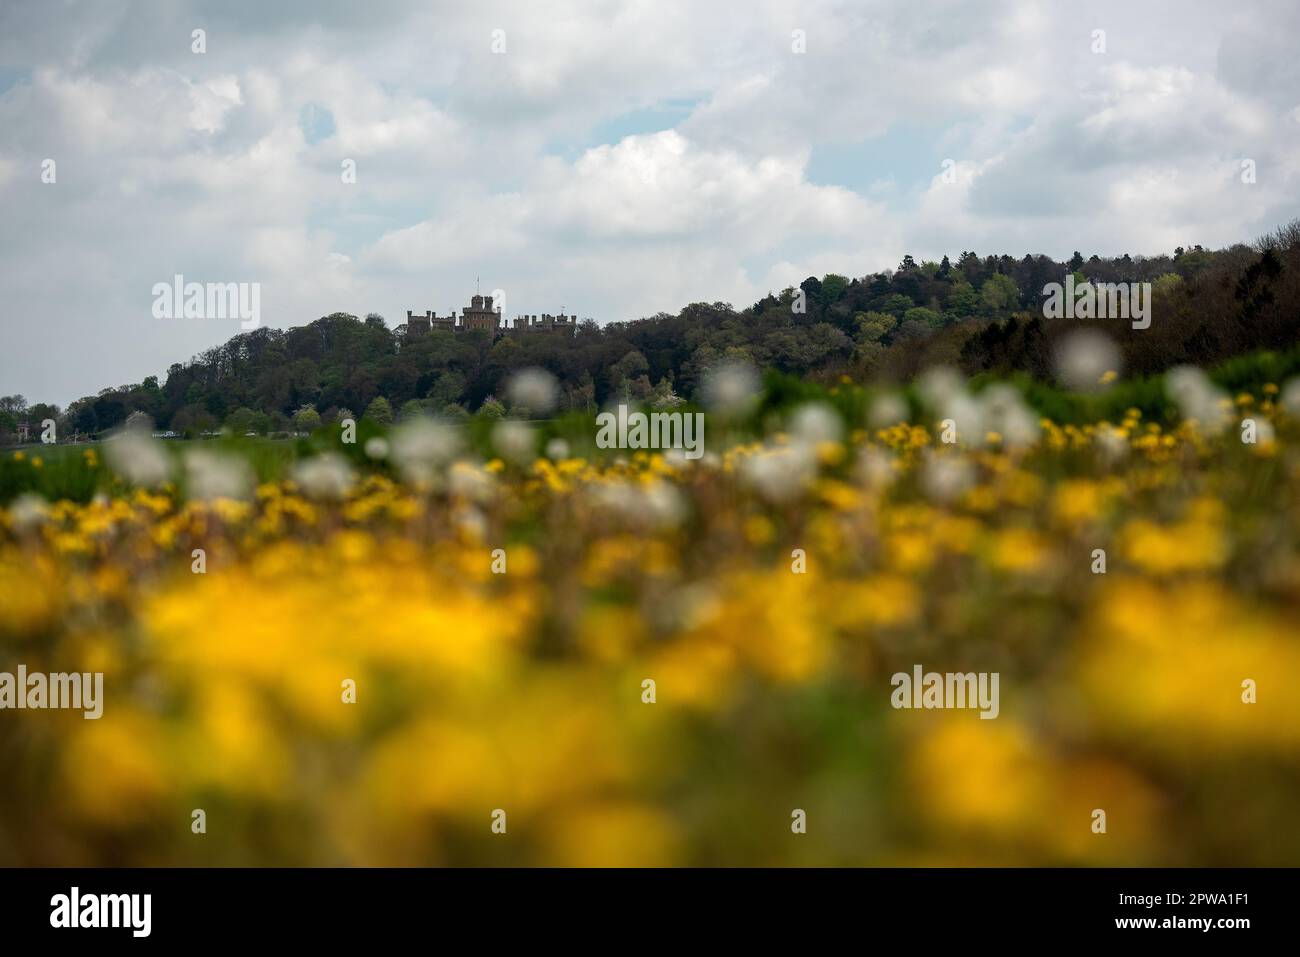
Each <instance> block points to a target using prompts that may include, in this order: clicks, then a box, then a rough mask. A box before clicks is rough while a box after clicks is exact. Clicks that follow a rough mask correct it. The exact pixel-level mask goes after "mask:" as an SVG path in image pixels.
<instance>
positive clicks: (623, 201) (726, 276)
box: [0, 0, 1300, 405]
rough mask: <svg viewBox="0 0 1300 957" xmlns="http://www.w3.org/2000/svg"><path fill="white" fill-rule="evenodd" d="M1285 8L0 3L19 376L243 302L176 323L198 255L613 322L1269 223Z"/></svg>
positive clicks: (1168, 244) (333, 288)
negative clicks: (176, 292) (806, 286)
mask: <svg viewBox="0 0 1300 957" xmlns="http://www.w3.org/2000/svg"><path fill="white" fill-rule="evenodd" d="M196 30H202V31H204V32H203V34H202V40H203V44H202V46H203V50H202V52H197V51H196V46H197V45H198V44H197V42H196V40H195V33H194V31H196ZM1098 31H1100V32H1098ZM1298 34H1300V4H1297V3H1295V2H1294V0H1277V2H1272V0H1241V2H1234V3H1223V2H1222V0H1210V2H1202V0H1179V2H1142V3H1133V2H1131V0H1125V2H1118V3H1113V2H1099V3H1087V2H1078V3H1075V2H1071V3H1065V2H1042V3H1037V2H1029V0H1016V2H1010V0H925V2H917V0H905V2H893V0H890V2H870V0H861V2H851V3H850V2H829V3H828V2H804V3H796V2H769V0H746V2H734V3H733V2H726V0H710V2H708V3H700V2H698V0H681V2H679V0H647V2H638V0H633V2H620V3H614V2H604V0H546V2H544V3H540V2H511V3H504V2H494V0H475V2H474V3H463V2H462V3H436V2H428V0H410V2H407V0H364V2H363V0H347V2H344V0H310V2H290V0H280V2H276V3H269V2H266V0H255V2H250V0H221V2H200V0H165V2H162V0H160V2H129V0H94V2H78V0H3V3H0V394H11V393H15V392H17V393H22V394H23V395H24V396H26V398H27V399H28V401H31V402H35V401H53V402H58V403H60V404H63V405H66V404H67V403H68V402H69V401H71V400H73V399H75V398H77V397H79V396H82V395H93V394H95V393H97V392H98V391H100V390H101V389H103V388H106V387H110V386H117V385H121V384H125V383H128V382H139V381H140V380H142V379H143V378H144V377H145V376H148V375H159V376H160V377H162V376H164V375H165V373H166V370H167V368H168V367H169V366H170V365H172V364H173V363H176V362H183V361H185V360H187V359H189V358H190V357H191V356H193V355H194V354H196V353H197V352H199V351H201V350H203V349H205V348H208V347H210V346H212V345H216V344H219V343H221V342H224V341H226V340H227V339H229V338H230V337H231V336H233V335H236V334H238V333H239V332H240V331H241V328H240V322H239V319H238V318H212V317H210V318H189V319H186V318H157V317H155V315H154V309H153V306H154V301H155V295H154V291H153V289H154V286H155V284H158V283H171V282H172V281H173V277H174V276H175V275H178V274H179V275H182V276H183V277H184V278H185V280H186V281H187V282H200V283H231V282H235V283H249V284H252V283H256V284H258V289H259V291H260V322H261V324H262V325H263V326H276V327H288V326H295V325H302V324H305V323H307V322H310V321H312V320H313V319H316V318H318V317H320V316H322V315H327V314H329V313H333V312H350V313H353V314H355V315H358V316H364V315H366V314H367V313H370V312H378V313H380V314H381V315H383V316H385V317H386V319H387V321H388V323H389V325H390V326H396V325H398V324H399V323H401V322H403V321H405V316H406V310H407V309H411V310H414V311H416V312H419V313H420V314H423V313H424V311H425V310H428V309H433V310H436V311H437V312H438V313H439V314H445V313H446V312H448V311H450V310H452V309H459V308H460V307H462V306H464V305H466V304H467V303H468V300H469V297H470V296H471V295H473V294H474V292H475V288H476V282H477V283H478V285H479V288H481V290H482V292H483V293H484V294H488V293H490V292H492V291H493V290H501V291H502V292H504V298H505V312H506V315H507V317H513V316H515V315H517V314H520V313H530V314H531V313H544V312H550V313H557V312H559V311H560V310H561V309H562V308H563V309H565V310H566V311H567V312H569V313H570V314H574V313H576V314H577V315H579V316H581V317H591V318H594V319H596V320H597V321H598V322H601V323H604V322H608V321H620V320H629V319H636V318H639V317H642V316H649V315H654V314H655V313H657V312H660V311H665V312H676V311H678V310H679V309H680V308H681V307H682V306H684V305H686V304H687V303H690V302H697V301H708V302H717V301H723V302H730V303H732V304H733V305H735V306H736V307H737V308H743V307H745V306H747V305H750V304H752V303H753V302H755V301H757V300H758V299H760V298H762V297H763V296H764V295H766V294H767V293H768V292H769V291H773V292H779V291H780V290H781V289H784V288H786V287H788V286H792V285H797V284H798V283H799V282H800V281H802V280H803V279H804V278H806V277H807V276H810V275H817V276H821V275H824V274H826V273H828V272H835V273H841V274H844V275H848V276H853V277H856V276H863V275H867V274H869V273H871V272H875V271H878V270H881V269H886V268H891V267H893V266H895V265H897V263H898V262H899V260H900V259H901V258H902V256H903V254H904V253H911V254H912V255H914V256H915V257H916V258H917V259H918V260H920V259H938V258H940V257H941V256H943V255H944V254H945V253H946V254H948V255H950V256H953V257H956V256H957V255H958V254H960V253H961V252H962V251H963V250H966V249H973V250H975V251H977V252H979V253H980V254H981V255H988V254H990V253H993V254H999V255H1000V254H1004V253H1006V254H1010V255H1014V256H1016V257H1017V258H1019V257H1021V256H1023V255H1024V254H1025V253H1045V254H1048V255H1052V256H1055V257H1058V258H1066V257H1068V256H1069V255H1070V254H1071V253H1072V252H1073V251H1074V250H1076V249H1077V250H1079V251H1081V252H1083V254H1084V255H1085V256H1087V255H1091V254H1093V253H1096V254H1098V255H1121V254H1123V253H1129V254H1131V255H1135V256H1136V255H1139V254H1158V253H1162V252H1171V251H1172V250H1173V248H1174V247H1175V246H1178V245H1183V246H1190V245H1194V244H1198V243H1199V244H1201V245H1204V246H1207V247H1211V248H1219V247H1222V246H1226V245H1229V244H1231V243H1234V242H1239V241H1246V242H1249V241H1251V240H1253V239H1254V238H1255V237H1257V236H1258V235H1260V234H1261V233H1264V232H1266V231H1268V230H1269V229H1271V228H1273V227H1274V226H1277V225H1280V224H1281V223H1284V222H1287V221H1289V220H1290V219H1293V218H1295V217H1297V216H1300V190H1298V189H1297V187H1298V186H1300V57H1297V56H1296V55H1295V51H1294V41H1295V37H1296V36H1297V35H1298ZM47 160H53V161H54V164H53V167H52V172H53V176H52V177H51V176H50V175H49V171H50V169H51V168H50V167H49V165H48V164H47V162H46V161H47ZM1247 161H1249V163H1250V164H1251V168H1252V169H1253V173H1254V175H1253V176H1244V175H1243V169H1244V167H1243V164H1245V163H1247ZM349 164H351V166H350V168H352V169H355V177H354V179H355V181H354V182H350V181H348V179H349V176H348V175H346V174H345V170H346V169H347V168H349ZM49 179H53V181H52V182H50V181H47V180H49ZM1251 180H1253V181H1251Z"/></svg>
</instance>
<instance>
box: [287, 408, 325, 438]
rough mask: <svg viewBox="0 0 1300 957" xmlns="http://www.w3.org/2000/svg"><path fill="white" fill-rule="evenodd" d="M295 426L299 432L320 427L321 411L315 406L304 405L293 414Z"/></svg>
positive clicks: (310, 430)
mask: <svg viewBox="0 0 1300 957" xmlns="http://www.w3.org/2000/svg"><path fill="white" fill-rule="evenodd" d="M293 427H294V429H295V430H296V431H298V432H314V431H316V430H317V429H319V428H320V413H319V412H317V411H316V407H315V406H311V405H304V406H302V407H301V408H300V409H298V411H297V412H295V413H294V414H293Z"/></svg>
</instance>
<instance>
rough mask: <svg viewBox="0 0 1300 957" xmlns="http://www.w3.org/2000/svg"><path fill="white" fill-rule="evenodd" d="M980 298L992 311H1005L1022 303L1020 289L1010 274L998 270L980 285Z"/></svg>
mask: <svg viewBox="0 0 1300 957" xmlns="http://www.w3.org/2000/svg"><path fill="white" fill-rule="evenodd" d="M980 300H981V301H982V302H983V303H984V308H985V309H987V310H988V311H989V312H990V313H996V312H1004V311H1006V310H1007V309H1013V308H1015V307H1016V306H1018V305H1019V304H1020V290H1019V289H1017V288H1016V284H1015V283H1014V282H1012V280H1011V277H1010V276H1008V275H1006V274H1005V273H1000V272H996V273H994V274H993V275H991V276H989V278H988V279H986V280H984V285H982V286H980Z"/></svg>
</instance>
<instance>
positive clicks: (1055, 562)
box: [0, 374, 1300, 865]
mask: <svg viewBox="0 0 1300 957" xmlns="http://www.w3.org/2000/svg"><path fill="white" fill-rule="evenodd" d="M1180 381H1181V382H1182V384H1181V385H1177V384H1175V387H1170V386H1169V384H1168V383H1165V384H1162V386H1161V395H1162V396H1163V398H1161V399H1160V400H1159V401H1160V402H1161V403H1162V405H1161V408H1162V409H1164V408H1165V407H1168V412H1167V414H1161V415H1159V416H1158V417H1155V418H1153V417H1151V416H1149V415H1146V414H1144V413H1143V411H1142V409H1141V408H1140V407H1139V406H1138V405H1129V406H1126V407H1125V408H1124V409H1122V410H1121V411H1119V413H1118V414H1115V415H1113V416H1109V417H1105V418H1099V419H1096V420H1093V421H1081V422H1072V421H1061V420H1057V419H1053V418H1052V417H1049V416H1046V415H1044V414H1042V412H1041V411H1040V410H1037V409H1035V408H1033V407H1032V406H1030V405H1028V404H1026V400H1025V397H1024V395H1022V393H1021V392H1020V391H1018V390H1016V389H1014V388H1009V387H1007V386H1006V385H1005V384H999V383H992V384H989V385H988V387H987V388H984V389H982V390H977V391H971V390H969V389H968V388H967V384H966V383H959V382H953V381H951V380H948V379H943V378H942V377H933V378H931V379H930V380H928V381H926V382H923V383H921V384H919V385H918V386H917V387H916V389H915V390H912V391H910V392H908V393H906V394H904V395H900V396H895V397H893V399H892V400H890V401H886V400H885V398H884V397H883V396H881V395H877V394H875V393H873V392H871V391H869V390H862V389H861V388H860V387H858V386H854V385H852V384H851V383H843V384H841V386H838V387H832V388H829V389H822V388H819V387H811V386H807V385H804V384H800V383H797V382H790V381H781V380H775V379H769V381H768V382H767V385H766V388H765V389H764V391H763V393H762V394H761V395H760V396H757V397H755V398H754V400H753V402H752V404H751V406H750V407H748V408H746V409H745V411H744V414H743V415H741V414H734V415H730V416H729V415H727V414H723V413H719V412H717V411H716V410H712V411H711V412H710V418H709V420H708V428H707V431H706V439H705V447H706V449H707V450H708V451H707V453H706V454H705V456H704V457H703V458H702V459H699V460H698V461H693V460H688V459H685V458H684V457H683V456H681V455H680V454H675V453H673V452H672V451H667V452H636V453H634V454H628V453H623V454H611V453H603V452H601V451H600V450H598V449H595V448H594V447H593V446H592V437H593V435H594V428H593V427H592V423H591V417H589V416H568V417H563V418H557V419H553V420H548V421H544V422H528V421H516V420H505V421H495V422H488V421H471V422H470V423H469V424H468V425H466V426H456V427H452V426H447V425H445V424H441V423H436V422H427V421H417V422H411V423H406V424H402V425H398V426H397V427H395V428H393V429H381V428H379V427H378V426H375V425H373V424H371V423H365V422H363V423H362V424H361V428H360V430H359V433H358V436H357V442H355V443H344V442H343V441H342V440H341V438H340V434H339V430H338V429H337V427H325V428H323V429H322V430H320V431H319V432H318V433H316V434H315V435H313V436H310V437H303V438H299V439H294V440H287V441H272V440H266V439H239V440H235V439H221V440H213V441H207V442H176V443H158V442H156V441H154V440H151V439H149V438H148V437H147V436H143V435H139V436H134V437H122V438H119V439H114V440H111V441H110V442H107V443H94V444H92V445H90V446H86V447H57V448H49V449H38V448H28V449H23V450H18V451H16V452H15V451H6V452H5V453H4V460H3V465H2V466H0V482H3V483H4V484H3V486H0V488H3V490H4V491H3V495H2V496H0V500H2V501H4V503H5V504H4V506H3V509H0V668H4V669H7V670H9V671H12V670H13V669H14V668H15V667H16V665H17V664H19V663H22V664H24V665H25V666H26V667H27V668H28V669H29V670H30V671H38V670H39V671H45V672H74V671H75V672H102V673H103V674H104V676H105V677H104V704H103V716H102V717H101V718H99V719H98V720H85V719H84V718H83V717H82V715H81V714H80V713H79V712H75V711H28V712H21V713H20V712H12V711H11V712H0V767H2V768H3V770H4V773H5V776H6V779H7V781H8V782H9V784H8V785H7V786H6V787H5V788H4V789H3V791H2V792H0V864H5V865H13V864H37V865H82V864H92V865H100V864H103V865H108V864H113V865H119V864H127V865H138V864H147V865H158V864H181V865H201V864H218V865H221V864H262V865H293V864H307V865H314V864H399V865H407V864H409V865H429V864H476V865H477V864H524V865H541V864H559V865H584V864H649V865H676V864H697V865H698V864H703V865H719V864H731V865H775V864H790V865H808V864H886V865H892V864H922V865H925V864H946V865H955V864H982V865H988V864H995V865H1000V864H1007V865H1010V864H1047V865H1063V864H1082V865H1106V864H1109V865H1178V864H1188V865H1230V864H1241V865H1266V864H1287V863H1291V862H1293V861H1294V860H1295V859H1296V857H1297V855H1298V854H1300V828H1297V827H1296V826H1295V821H1296V816H1297V813H1300V699H1297V698H1296V696H1295V695H1294V693H1293V689H1292V685H1293V684H1294V678H1295V676H1296V675H1297V674H1300V644H1298V643H1297V640H1296V629H1295V624H1294V623H1295V621H1297V620H1300V616H1298V614H1297V613H1298V612H1300V607H1298V606H1300V551H1298V549H1297V543H1300V501H1298V500H1297V496H1296V491H1295V490H1296V488H1297V483H1296V479H1297V476H1300V414H1298V412H1300V410H1298V409H1297V408H1296V407H1295V403H1293V402H1292V401H1291V400H1292V398H1293V396H1294V393H1293V392H1292V391H1291V390H1289V389H1288V388H1287V384H1286V382H1285V381H1284V380H1283V379H1282V378H1281V377H1280V376H1279V377H1278V378H1277V379H1275V380H1274V379H1262V378H1261V379H1256V381H1255V382H1254V383H1253V384H1252V385H1251V386H1250V387H1249V388H1243V389H1240V390H1238V391H1234V392H1227V391H1225V390H1224V389H1223V388H1222V387H1221V386H1220V385H1218V384H1217V383H1216V382H1215V381H1213V380H1212V379H1211V378H1208V377H1204V376H1199V374H1198V375H1194V376H1190V377H1187V378H1185V379H1184V380H1180ZM977 385H978V384H977ZM1119 387H1120V388H1129V389H1133V390H1140V389H1141V388H1143V387H1142V386H1130V385H1128V384H1125V383H1121V384H1119ZM1118 395H1120V396H1122V395H1123V393H1122V392H1121V393H1118ZM1170 395H1172V396H1173V399H1170V398H1169V396H1170ZM1031 398H1032V396H1031ZM1284 399H1285V401H1284ZM1069 401H1074V400H1069ZM1079 401H1080V402H1084V401H1086V402H1096V401H1098V400H1097V399H1095V398H1088V399H1086V400H1084V399H1080V400H1079ZM1110 401H1112V402H1113V401H1115V399H1114V398H1112V399H1111V400H1110ZM954 410H955V411H954ZM1179 410H1181V414H1179ZM1207 410H1208V411H1207ZM1192 413H1195V414H1192ZM1065 418H1066V416H1064V415H1063V416H1062V417H1061V419H1065ZM948 419H951V420H952V421H954V422H955V423H956V425H957V430H956V432H957V434H956V440H955V441H952V442H946V441H944V438H943V434H942V433H943V426H942V423H943V422H944V421H945V420H948ZM1247 420H1249V421H1250V422H1251V423H1253V425H1254V431H1252V432H1251V433H1250V435H1251V438H1253V441H1251V440H1243V437H1244V436H1245V435H1246V432H1245V431H1244V430H1243V427H1242V426H1243V423H1244V422H1246V421H1247ZM114 442H118V443H121V444H120V445H117V446H114V445H113V443H114ZM38 459H39V460H40V461H39V464H38V463H37V460H38ZM200 554H201V561H200V560H199V558H198V557H197V556H199V555H200ZM918 666H920V667H921V668H924V669H925V670H926V671H935V672H950V673H951V672H959V673H960V672H974V673H995V674H997V675H999V676H1000V685H999V687H1000V708H999V709H998V713H997V716H996V718H995V719H993V720H984V719H982V718H981V717H980V714H979V712H978V711H976V710H969V709H967V710H961V709H951V708H936V709H927V708H899V707H896V706H895V705H894V704H893V703H891V692H892V690H893V689H892V687H891V676H893V675H895V674H898V673H911V672H912V671H913V669H914V668H916V667H918ZM198 810H201V811H202V812H203V814H202V820H203V827H202V829H201V831H196V828H197V825H196V823H195V821H196V820H197V818H196V815H195V812H196V811H198ZM1099 810H1100V811H1102V812H1104V814H1103V816H1102V818H1101V820H1103V821H1104V828H1103V829H1100V830H1099V829H1098V820H1099V818H1098V816H1097V813H1096V812H1097V811H1099ZM800 815H802V821H803V822H804V826H803V828H802V829H800V827H798V826H797V822H798V821H799V820H800ZM792 822H795V824H792ZM498 824H499V825H500V826H497V825H498Z"/></svg>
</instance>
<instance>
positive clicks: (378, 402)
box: [364, 395, 393, 425]
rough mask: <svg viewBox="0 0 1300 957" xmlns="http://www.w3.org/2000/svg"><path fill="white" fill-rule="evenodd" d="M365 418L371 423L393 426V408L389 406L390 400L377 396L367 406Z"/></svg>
mask: <svg viewBox="0 0 1300 957" xmlns="http://www.w3.org/2000/svg"><path fill="white" fill-rule="evenodd" d="M364 418H367V419H369V420H370V421H371V422H377V423H379V424H380V425H392V424H393V407H392V406H391V405H389V404H388V400H387V399H385V398H384V397H383V396H382V395H377V396H375V397H374V398H373V399H371V400H370V404H369V405H368V406H366V413H365V416H364Z"/></svg>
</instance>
